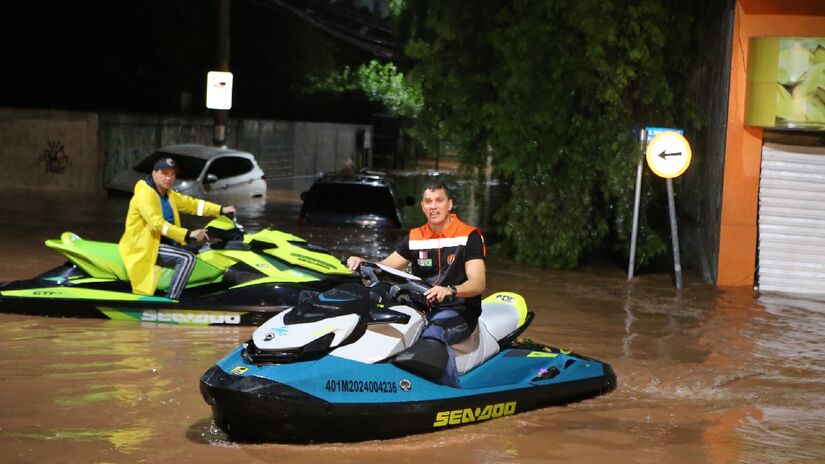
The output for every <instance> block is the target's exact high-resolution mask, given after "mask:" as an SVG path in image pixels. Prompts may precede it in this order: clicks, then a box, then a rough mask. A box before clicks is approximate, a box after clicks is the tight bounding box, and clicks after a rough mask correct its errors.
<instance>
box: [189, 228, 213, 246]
mask: <svg viewBox="0 0 825 464" xmlns="http://www.w3.org/2000/svg"><path fill="white" fill-rule="evenodd" d="M189 239H191V240H192V241H195V242H197V243H203V242H205V241H207V240H209V235H207V233H206V229H193V230H190V231H189Z"/></svg>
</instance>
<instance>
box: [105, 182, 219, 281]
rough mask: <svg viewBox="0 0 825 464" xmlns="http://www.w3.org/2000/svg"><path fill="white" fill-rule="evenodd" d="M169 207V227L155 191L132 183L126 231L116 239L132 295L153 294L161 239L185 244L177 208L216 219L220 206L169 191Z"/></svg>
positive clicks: (158, 274) (143, 183) (158, 269)
mask: <svg viewBox="0 0 825 464" xmlns="http://www.w3.org/2000/svg"><path fill="white" fill-rule="evenodd" d="M167 195H168V196H169V204H170V205H172V211H173V212H174V214H175V223H174V224H170V223H168V222H166V220H165V219H164V218H163V210H162V207H161V205H160V195H159V194H158V192H157V190H155V189H154V188H153V187H152V186H150V185H149V184H148V183H146V181H145V180H139V181H138V182H137V183H136V184H135V193H134V195H133V196H132V200H131V201H130V202H129V211H128V212H127V213H126V229H125V230H124V231H123V237H121V238H120V243H119V244H118V250H119V251H120V257H121V259H123V264H124V266H125V267H126V273H127V274H129V280H131V282H132V292H134V293H136V294H139V295H154V294H155V289H157V286H158V280H159V279H160V267H158V266H155V263H157V260H158V249H159V248H160V238H161V236H164V237H168V238H170V239H172V240H175V241H176V242H179V243H181V244H182V243H185V241H186V232H187V230H186V229H184V228H183V227H181V226H180V216H179V215H178V209H180V210H181V211H183V212H184V213H188V214H196V215H198V216H204V215H205V216H217V215H219V214H220V213H221V206H220V205H217V204H215V203H210V202H208V201H204V200H198V199H197V198H192V197H190V196H187V195H183V194H181V193H178V192H175V191H174V190H169V192H168V193H167Z"/></svg>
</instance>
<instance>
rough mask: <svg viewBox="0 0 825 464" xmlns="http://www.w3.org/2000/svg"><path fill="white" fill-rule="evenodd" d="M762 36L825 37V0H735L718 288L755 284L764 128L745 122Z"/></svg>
mask: <svg viewBox="0 0 825 464" xmlns="http://www.w3.org/2000/svg"><path fill="white" fill-rule="evenodd" d="M760 36H799V37H822V36H825V0H737V1H736V11H735V14H734V25H733V40H732V42H733V43H732V44H731V46H732V55H731V70H730V91H729V99H728V118H727V133H726V136H725V162H724V181H723V188H722V208H721V218H720V230H719V255H718V274H717V282H716V284H717V285H718V286H720V287H725V286H728V287H749V286H753V285H754V275H755V271H756V249H757V227H758V224H757V214H758V204H759V201H758V199H759V174H760V165H761V162H762V143H763V140H762V139H763V130H762V129H761V128H757V127H749V126H746V125H745V123H744V121H745V92H746V88H747V81H748V52H749V50H748V45H749V41H750V39H751V38H753V37H760Z"/></svg>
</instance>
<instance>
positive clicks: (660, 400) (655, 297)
mask: <svg viewBox="0 0 825 464" xmlns="http://www.w3.org/2000/svg"><path fill="white" fill-rule="evenodd" d="M426 180H429V178H424V177H418V178H410V179H404V180H402V181H400V182H399V184H402V183H406V185H407V187H406V188H407V189H408V190H407V191H413V192H414V191H415V190H417V189H418V188H420V186H423V183H424V182H425V181H426ZM455 185H457V186H460V185H465V184H461V183H460V182H458V181H456V182H455ZM466 185H467V187H466V188H467V190H461V188H459V189H457V195H460V196H461V197H460V198H461V201H459V202H458V206H459V215H461V216H462V218H464V219H466V220H467V221H470V222H475V221H473V220H474V219H475V218H476V217H474V216H473V214H479V215H480V216H478V221H477V222H478V224H480V225H482V227H486V226H485V225H484V221H485V219H484V218H485V217H489V214H485V213H483V211H484V210H485V206H484V204H485V202H488V201H489V203H487V205H488V206H486V208H488V211H494V210H495V208H491V207H490V206H489V205H490V204H491V203H493V202H494V201H495V196H496V195H497V193H496V191H495V186H494V185H493V184H491V185H490V189H489V191H487V192H486V193H485V189H486V187H484V186H479V185H481V184H471V183H470V184H466ZM471 185H475V186H474V187H470V186H471ZM462 188H463V187H462ZM473 189H475V190H473ZM2 195H3V198H2V200H3V201H0V214H2V215H3V217H13V218H25V220H20V221H3V222H0V243H5V244H7V245H6V246H5V247H3V248H2V249H0V257H2V259H0V281H2V280H10V279H13V278H26V277H30V276H32V275H35V274H37V273H39V272H42V271H43V270H45V269H48V268H49V267H53V266H56V265H58V264H61V263H62V261H63V260H62V258H60V257H59V256H56V254H55V253H53V252H51V251H49V250H47V249H46V248H45V247H44V246H43V240H45V239H47V238H54V237H57V236H59V234H60V233H61V232H63V231H65V230H72V231H74V232H76V233H79V234H80V235H81V236H83V237H87V238H90V239H97V240H111V241H114V240H117V239H118V238H119V236H120V234H121V232H122V227H123V226H122V220H123V215H124V214H125V211H126V201H127V200H128V199H113V198H105V197H104V198H101V197H94V196H88V197H84V196H82V195H80V196H71V197H68V196H58V197H56V196H54V195H48V194H31V193H25V194H22V193H15V192H3V193H2ZM299 195H300V191H299V190H290V189H281V190H279V189H275V190H273V191H271V192H270V194H269V195H268V197H267V198H266V200H264V201H262V202H253V203H248V204H247V203H239V204H238V205H237V206H238V209H239V216H240V218H241V221H242V223H244V224H245V225H246V227H247V228H248V229H249V230H250V231H254V230H258V229H260V228H263V227H274V228H278V229H281V230H285V231H287V232H291V233H294V234H296V235H298V236H301V237H303V238H305V239H307V240H309V241H310V242H312V243H315V244H316V245H319V246H324V247H326V248H329V249H330V250H331V251H333V253H335V254H336V255H338V256H342V257H343V256H347V255H349V254H359V255H364V256H368V257H374V258H379V257H383V256H385V255H386V254H388V253H389V252H390V251H391V250H392V249H393V248H394V246H395V244H396V243H397V241H398V240H399V239H401V238H402V237H403V236H404V235H405V234H406V230H404V229H401V230H395V231H375V230H369V229H343V228H319V227H306V226H301V225H300V224H299V223H298V212H299V210H300V197H299ZM474 202H475V203H474ZM462 208H466V209H462ZM473 211H481V212H478V213H474V212H473ZM482 216H483V217H482ZM408 217H410V218H411V219H410V220H411V221H412V225H417V222H418V220H417V219H415V216H414V215H412V214H408ZM420 220H421V222H423V218H421V219H420ZM491 248H493V249H494V248H495V247H494V246H493V247H491ZM488 270H489V271H488V286H489V291H490V292H492V291H497V290H510V291H516V292H519V293H521V294H522V295H524V297H525V298H526V300H527V304H528V307H529V308H530V309H531V310H532V311H534V312H535V313H536V319H535V322H534V323H533V325H532V326H531V327H530V328H529V329H528V331H527V333H526V335H527V336H529V337H530V338H533V339H535V340H537V341H540V342H544V343H548V344H552V345H556V346H561V347H564V348H567V349H571V350H573V351H576V352H579V353H583V354H587V355H591V356H593V357H596V358H599V359H602V360H604V361H606V362H609V363H610V364H612V365H613V367H614V368H615V370H616V372H617V376H618V381H619V386H618V388H617V389H616V390H615V391H614V392H613V393H611V394H610V395H607V396H603V397H599V398H597V399H594V400H589V401H585V402H582V403H577V404H573V405H570V406H568V407H552V408H547V409H543V410H538V411H531V412H528V413H524V414H519V415H516V416H512V417H506V418H501V419H496V420H494V421H490V422H486V423H481V424H475V425H472V426H468V427H463V428H459V429H453V430H447V431H443V432H438V433H432V434H423V435H418V436H413V437H405V438H400V439H395V440H387V441H372V442H365V443H356V444H326V445H314V446H284V445H277V444H274V445H273V444H270V445H246V444H240V445H239V444H234V443H230V442H227V441H226V437H225V436H223V434H222V433H221V432H220V431H219V430H217V429H216V428H215V427H214V425H213V424H212V422H211V418H210V411H209V408H208V406H207V405H206V404H205V403H204V401H203V400H202V398H201V397H200V394H199V392H198V378H199V376H200V375H201V374H202V373H203V372H204V371H205V370H206V369H207V368H209V367H210V366H211V365H213V364H214V363H215V362H216V361H217V360H218V359H219V358H220V357H222V356H223V355H224V354H226V353H227V352H229V351H230V350H231V349H232V348H233V347H235V346H236V345H237V344H238V343H241V342H242V341H244V340H246V339H248V338H249V336H250V335H251V331H252V328H248V327H236V328H217V327H175V326H166V325H157V324H151V323H146V324H137V323H127V322H117V321H105V320H92V319H86V320H84V319H46V318H38V317H24V316H15V315H6V314H0V371H1V372H3V376H0V389H2V391H3V392H4V394H3V395H2V396H0V413H2V414H0V449H2V450H3V451H4V458H5V457H6V456H8V457H9V458H8V460H9V461H12V462H35V461H38V462H40V461H44V462H54V461H61V460H63V461H65V460H66V459H63V458H64V457H66V456H72V457H71V459H70V460H72V461H80V462H87V461H88V462H101V461H106V462H131V461H135V460H138V459H142V460H146V461H151V462H165V461H170V462H171V461H181V462H190V461H197V462H201V463H207V462H230V461H243V462H249V461H256V462H278V463H291V462H294V463H299V462H300V463H303V462H327V461H329V462H373V461H388V460H392V462H421V461H422V460H423V461H426V460H445V459H449V460H450V461H451V462H453V463H479V462H481V463H484V462H559V461H564V462H611V463H631V462H632V463H638V462H668V463H676V464H681V463H698V462H703V463H704V462H714V463H715V462H753V463H764V462H771V463H775V462H778V463H798V462H825V444H823V442H822V440H821V437H822V435H823V434H825V421H822V419H821V418H822V417H823V415H825V395H822V392H823V391H825V345H823V344H822V336H823V333H825V299H818V298H810V297H793V296H787V295H779V294H762V295H754V293H753V292H752V291H750V290H747V289H745V290H719V289H715V288H711V287H708V286H705V285H704V284H702V283H701V281H700V280H699V279H698V278H697V279H695V280H692V279H691V278H690V276H686V278H685V282H684V284H685V285H684V289H683V290H681V291H678V290H676V289H674V287H673V284H672V280H671V277H670V276H668V275H642V276H639V277H637V278H635V279H634V280H633V281H632V282H629V283H628V282H627V281H626V278H625V274H624V270H623V269H619V268H615V269H614V268H610V267H605V266H601V267H587V268H583V269H580V270H577V271H570V272H561V271H551V270H545V269H536V268H530V267H528V266H523V265H520V264H517V263H513V262H511V261H509V260H507V259H505V258H503V257H500V256H496V255H495V254H494V255H493V256H492V257H491V258H490V260H489V262H488Z"/></svg>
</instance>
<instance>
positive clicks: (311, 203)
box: [304, 184, 396, 218]
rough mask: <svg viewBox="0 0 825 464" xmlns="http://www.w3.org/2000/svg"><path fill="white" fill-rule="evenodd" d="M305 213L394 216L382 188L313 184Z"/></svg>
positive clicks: (384, 190) (391, 205)
mask: <svg viewBox="0 0 825 464" xmlns="http://www.w3.org/2000/svg"><path fill="white" fill-rule="evenodd" d="M304 210H305V211H306V212H319V213H345V214H354V215H359V214H375V215H378V216H383V217H393V218H394V217H396V210H395V203H394V202H393V198H392V195H391V194H390V191H389V189H388V188H387V187H384V186H381V185H359V184H316V185H314V186H313V187H312V188H311V189H310V191H309V194H308V195H307V198H306V202H305V204H304Z"/></svg>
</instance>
